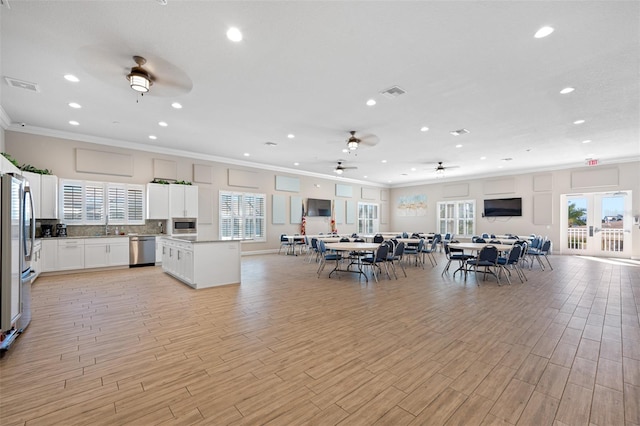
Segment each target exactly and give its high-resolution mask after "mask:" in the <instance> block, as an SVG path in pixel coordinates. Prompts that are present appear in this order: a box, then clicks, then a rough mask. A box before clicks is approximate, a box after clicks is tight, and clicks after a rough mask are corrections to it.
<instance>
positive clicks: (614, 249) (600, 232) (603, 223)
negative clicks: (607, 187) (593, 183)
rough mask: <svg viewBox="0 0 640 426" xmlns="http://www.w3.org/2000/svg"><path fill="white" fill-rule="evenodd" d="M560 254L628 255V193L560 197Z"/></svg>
mask: <svg viewBox="0 0 640 426" xmlns="http://www.w3.org/2000/svg"><path fill="white" fill-rule="evenodd" d="M561 208H562V209H563V210H562V215H561V223H560V226H561V239H562V241H563V247H562V249H563V253H567V254H582V255H587V256H610V257H616V256H620V257H629V256H631V226H632V221H633V218H632V217H631V191H617V192H596V193H589V194H567V195H563V196H562V197H561Z"/></svg>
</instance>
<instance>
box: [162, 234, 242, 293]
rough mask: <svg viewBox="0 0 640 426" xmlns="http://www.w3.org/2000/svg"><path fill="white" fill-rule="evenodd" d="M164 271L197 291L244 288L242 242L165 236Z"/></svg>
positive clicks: (163, 250)
mask: <svg viewBox="0 0 640 426" xmlns="http://www.w3.org/2000/svg"><path fill="white" fill-rule="evenodd" d="M160 242H161V244H162V270H163V271H164V272H166V273H167V274H169V275H171V276H173V277H175V278H177V279H178V280H180V281H182V282H183V283H185V284H187V285H188V286H190V287H193V288H195V289H201V288H208V287H215V286H220V285H227V284H240V270H241V269H240V255H241V249H240V241H228V240H224V241H222V240H211V239H199V238H198V237H193V236H171V237H170V236H165V237H162V238H161V240H160Z"/></svg>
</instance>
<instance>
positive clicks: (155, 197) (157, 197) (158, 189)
mask: <svg viewBox="0 0 640 426" xmlns="http://www.w3.org/2000/svg"><path fill="white" fill-rule="evenodd" d="M147 219H169V185H163V184H159V183H148V184H147Z"/></svg>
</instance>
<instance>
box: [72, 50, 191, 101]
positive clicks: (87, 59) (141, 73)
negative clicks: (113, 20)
mask: <svg viewBox="0 0 640 426" xmlns="http://www.w3.org/2000/svg"><path fill="white" fill-rule="evenodd" d="M141 53H142V52H136V51H133V52H131V51H130V52H123V49H122V46H119V45H102V44H100V45H87V46H84V47H81V48H80V49H79V50H78V52H77V54H76V56H77V60H78V62H79V63H80V65H81V67H82V68H83V69H84V70H85V71H86V72H87V73H89V74H91V75H92V76H93V77H95V78H97V79H98V80H100V81H102V82H104V83H107V84H109V85H110V86H112V87H114V88H127V86H129V88H128V89H129V90H131V89H132V88H133V90H136V91H137V92H139V93H145V96H147V95H150V96H160V97H175V96H180V95H185V94H187V93H189V92H191V89H192V88H193V82H192V81H191V78H190V77H189V76H188V75H187V73H186V72H185V71H184V70H183V69H182V68H181V67H180V66H178V65H174V64H173V63H171V62H169V61H168V60H166V59H163V58H161V57H159V56H156V55H154V54H153V53H150V52H144V54H141ZM127 83H129V84H127ZM147 84H148V85H147ZM134 86H135V87H134Z"/></svg>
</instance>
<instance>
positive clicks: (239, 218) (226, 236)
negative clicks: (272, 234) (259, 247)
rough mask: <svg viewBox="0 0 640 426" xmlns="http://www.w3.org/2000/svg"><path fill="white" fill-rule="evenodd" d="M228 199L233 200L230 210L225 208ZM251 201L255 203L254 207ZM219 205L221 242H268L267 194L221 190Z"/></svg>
mask: <svg viewBox="0 0 640 426" xmlns="http://www.w3.org/2000/svg"><path fill="white" fill-rule="evenodd" d="M226 198H230V199H231V205H230V208H228V209H226V208H225V205H226V204H227V201H226V200H225V199H226ZM250 200H253V201H254V204H253V205H251V201H250ZM256 201H259V202H257V203H256ZM218 203H219V204H218V235H219V238H220V239H221V240H224V241H234V240H235V241H243V242H266V241H267V218H266V211H267V195H266V194H261V193H254V192H237V191H223V190H220V191H219V192H218ZM260 233H261V235H258V234H260Z"/></svg>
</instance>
